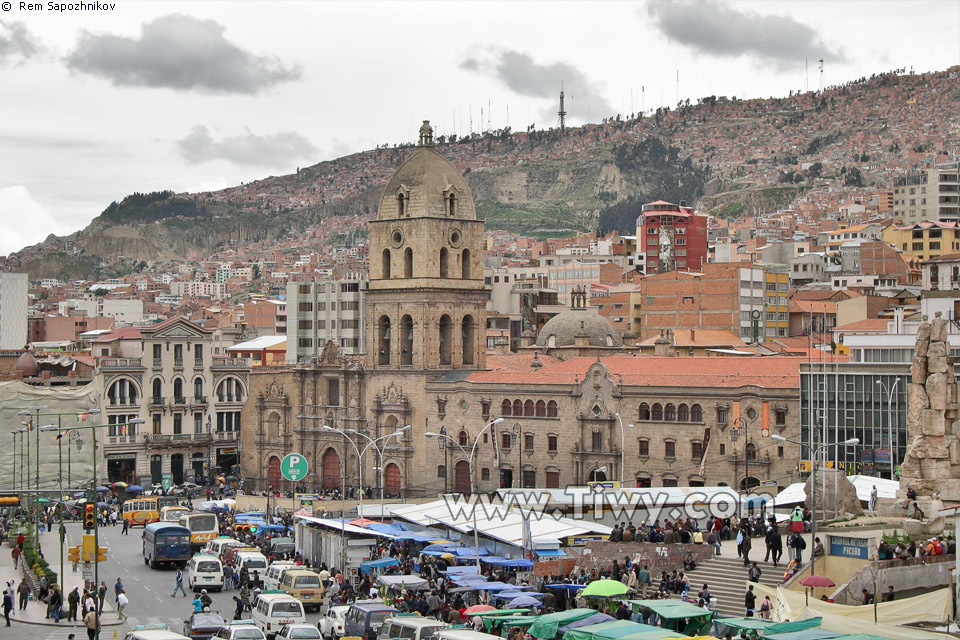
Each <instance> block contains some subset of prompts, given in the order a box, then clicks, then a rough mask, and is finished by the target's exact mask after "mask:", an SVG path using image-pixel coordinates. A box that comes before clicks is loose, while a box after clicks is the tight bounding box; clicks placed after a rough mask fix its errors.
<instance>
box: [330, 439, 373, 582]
mask: <svg viewBox="0 0 960 640" xmlns="http://www.w3.org/2000/svg"><path fill="white" fill-rule="evenodd" d="M320 429H321V430H322V431H332V432H333V433H339V434H340V435H342V436H343V439H344V440H346V441H347V442H349V443H350V446H352V447H353V450H354V451H356V452H357V481H358V482H359V483H360V505H359V508H360V511H359V515H360V517H361V518H363V465H362V464H361V463H360V447H358V446H357V443H356V442H354V441H353V440H351V439H350V436H348V435H347V434H346V433H345V432H343V431H341V430H340V429H334V428H333V427H331V426H330V425H328V424H325V425H323V426H322V427H320ZM346 457H347V456H344V459H345V460H344V465H343V477H344V481H343V493H344V495H343V498H342V500H346V498H347V495H346V493H347V481H346V477H347V465H346ZM342 500H341V504H342ZM344 570H346V567H344ZM344 575H346V574H344Z"/></svg>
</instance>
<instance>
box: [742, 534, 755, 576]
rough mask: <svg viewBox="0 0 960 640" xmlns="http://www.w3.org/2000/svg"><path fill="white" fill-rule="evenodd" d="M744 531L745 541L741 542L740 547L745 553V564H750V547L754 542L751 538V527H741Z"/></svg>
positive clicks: (743, 553)
mask: <svg viewBox="0 0 960 640" xmlns="http://www.w3.org/2000/svg"><path fill="white" fill-rule="evenodd" d="M741 531H742V532H743V542H742V543H741V544H740V549H741V552H742V555H743V566H745V567H746V566H749V565H750V549H751V548H752V547H753V542H752V541H751V539H750V529H749V528H747V527H744V528H743V529H741Z"/></svg>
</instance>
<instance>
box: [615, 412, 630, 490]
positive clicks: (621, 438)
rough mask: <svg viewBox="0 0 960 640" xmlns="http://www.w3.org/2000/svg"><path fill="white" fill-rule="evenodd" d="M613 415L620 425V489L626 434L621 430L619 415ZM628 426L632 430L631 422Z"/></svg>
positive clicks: (621, 421) (621, 485) (621, 423)
mask: <svg viewBox="0 0 960 640" xmlns="http://www.w3.org/2000/svg"><path fill="white" fill-rule="evenodd" d="M613 415H615V416H617V422H619V423H620V488H621V489H622V488H623V448H624V447H625V446H626V444H627V432H626V430H625V429H624V428H623V418H621V417H620V414H619V413H615V414H613ZM628 426H629V428H630V429H633V423H632V422H631V423H630V424H629V425H628Z"/></svg>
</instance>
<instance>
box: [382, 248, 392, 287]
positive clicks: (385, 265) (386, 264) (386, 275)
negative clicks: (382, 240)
mask: <svg viewBox="0 0 960 640" xmlns="http://www.w3.org/2000/svg"><path fill="white" fill-rule="evenodd" d="M380 262H381V267H382V273H381V274H380V277H381V278H383V279H384V280H389V279H390V249H384V250H383V260H381V261H380Z"/></svg>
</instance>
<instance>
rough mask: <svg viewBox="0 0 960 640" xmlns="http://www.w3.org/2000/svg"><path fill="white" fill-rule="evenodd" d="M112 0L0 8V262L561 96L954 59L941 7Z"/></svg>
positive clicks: (718, 84) (943, 1) (620, 107)
mask: <svg viewBox="0 0 960 640" xmlns="http://www.w3.org/2000/svg"><path fill="white" fill-rule="evenodd" d="M11 1H12V0H11ZM112 1H113V2H114V4H113V5H112V8H107V9H106V10H99V11H98V10H92V11H76V10H73V11H70V10H68V11H55V10H52V9H51V4H48V3H46V2H44V3H43V4H42V6H43V10H42V11H36V10H35V11H27V10H24V9H22V8H21V3H20V2H19V1H15V2H13V3H12V6H11V5H10V4H9V3H7V2H4V3H3V5H2V8H3V11H2V12H0V78H2V81H0V87H2V89H0V95H2V99H0V149H2V153H0V254H5V253H8V252H10V251H14V250H17V249H19V248H21V247H23V246H24V245H26V244H30V243H34V242H37V241H39V240H42V239H43V238H44V237H45V236H46V235H47V234H48V233H51V232H54V233H58V234H64V233H70V232H72V231H75V230H77V229H79V228H82V227H83V226H85V225H86V224H87V223H88V222H89V221H90V220H91V219H93V218H94V217H95V216H96V215H97V214H99V212H100V211H102V210H103V208H104V207H105V206H106V205H108V204H109V203H110V202H111V201H112V200H119V199H121V198H122V197H123V196H125V195H127V194H129V193H131V192H134V191H141V192H146V191H154V190H160V189H173V190H176V191H198V190H206V189H216V188H221V187H226V186H232V185H235V184H239V183H240V182H241V181H248V180H252V179H256V178H261V177H264V176H268V175H279V174H283V173H289V172H292V171H295V170H296V167H297V166H305V165H309V164H313V163H316V162H318V161H320V160H324V159H330V158H335V157H338V156H340V155H344V154H347V153H351V152H354V151H359V150H362V149H368V148H372V147H374V146H375V145H377V144H384V143H389V144H393V143H396V142H404V141H409V140H412V139H413V137H414V136H415V135H416V131H417V128H418V127H419V123H420V121H421V120H423V119H430V120H431V121H432V122H433V123H434V125H435V128H436V129H438V132H439V133H447V134H449V133H457V134H458V135H461V134H463V133H465V132H466V131H468V130H469V128H470V123H471V121H472V123H473V130H475V131H476V130H479V129H480V127H481V123H482V126H483V127H484V128H485V127H486V123H487V121H489V123H490V126H492V127H493V128H494V129H497V128H501V127H503V126H506V125H508V124H509V126H511V127H513V128H514V129H515V130H516V129H524V128H526V127H527V126H528V125H530V124H536V125H537V127H538V128H539V127H549V126H553V125H554V124H555V123H556V115H555V112H556V104H555V103H556V96H557V93H558V91H559V89H560V84H561V82H562V83H563V86H564V88H565V90H566V96H567V108H568V110H569V112H570V114H571V120H572V121H573V122H574V123H575V124H576V123H579V122H584V121H593V122H596V121H599V120H600V119H601V118H603V117H605V116H610V115H614V114H616V113H618V112H620V113H630V112H633V111H639V110H641V109H645V110H650V109H653V108H656V107H658V106H660V105H674V104H676V102H677V99H678V98H679V99H680V100H683V99H686V98H689V99H690V100H691V101H694V100H695V99H696V98H697V97H701V96H707V95H727V96H734V95H735V96H738V97H741V98H745V97H769V96H775V95H784V94H787V93H788V92H789V91H790V90H803V89H805V88H806V87H809V88H811V89H816V88H817V87H818V86H819V84H820V77H819V72H818V70H817V64H818V63H817V60H819V59H820V58H822V59H823V60H824V61H825V62H824V65H825V69H824V83H825V85H827V86H829V85H831V84H834V83H841V82H845V81H847V80H850V79H854V78H857V77H860V76H869V75H870V74H872V73H877V72H882V71H886V70H890V69H894V68H899V67H904V68H906V69H910V68H911V67H912V68H914V69H915V70H917V71H928V70H932V69H944V68H947V67H949V66H952V65H956V64H960V1H958V0H907V1H903V2H901V1H897V0H887V1H884V2H873V1H870V2H866V1H864V2H861V1H858V0H852V1H845V2H835V1H832V0H831V1H826V2H819V1H814V0H804V1H795V2H776V1H765V2H760V1H759V0H757V1H753V2H736V1H722V0H721V1H716V2H683V1H681V0H662V1H660V2H625V1H624V2H609V3H604V2H575V1H573V0H571V1H567V2H545V1H544V2H522V1H513V2H476V3H473V2H456V1H452V2H424V3H414V2H400V1H394V2H384V3H377V2H343V3H340V2H307V1H300V2H283V1H270V2H260V1H258V0H247V1H244V2H231V1H229V0H221V1H211V2H204V1H202V0H201V1H189V2H186V1H184V2H176V1H167V0H164V1H151V0H137V1H130V0H112ZM100 4H101V6H104V3H100ZM108 6H109V5H108ZM8 7H9V10H8ZM805 61H807V62H808V65H805ZM806 69H809V72H806V71H805V70H806ZM481 110H482V120H481Z"/></svg>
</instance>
